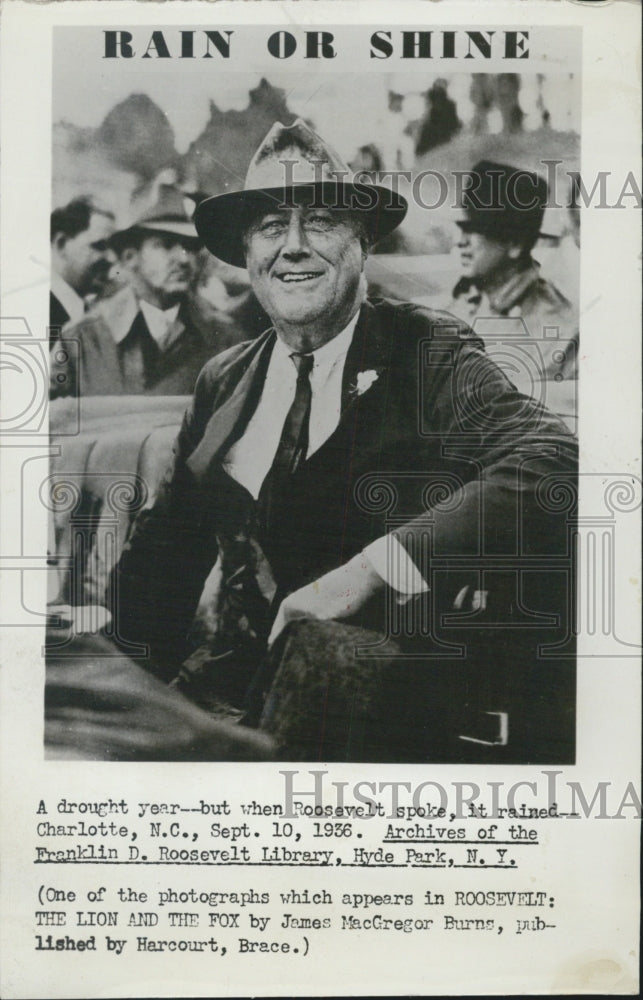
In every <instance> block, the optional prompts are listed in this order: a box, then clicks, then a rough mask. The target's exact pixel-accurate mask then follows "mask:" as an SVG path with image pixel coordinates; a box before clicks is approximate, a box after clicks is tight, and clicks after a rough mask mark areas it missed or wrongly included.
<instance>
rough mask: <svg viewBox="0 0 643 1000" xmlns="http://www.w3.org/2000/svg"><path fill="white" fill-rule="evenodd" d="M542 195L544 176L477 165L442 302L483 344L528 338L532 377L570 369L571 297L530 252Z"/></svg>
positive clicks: (569, 374)
mask: <svg viewBox="0 0 643 1000" xmlns="http://www.w3.org/2000/svg"><path fill="white" fill-rule="evenodd" d="M547 196H548V190H547V183H546V182H545V181H544V180H543V179H542V178H541V177H539V176H538V175H537V174H535V173H532V172H530V171H527V170H518V169H517V168H516V167H512V166H508V165H507V164H502V163H494V162H492V161H490V160H482V161H481V162H480V163H478V164H476V166H475V167H474V168H473V170H472V171H471V173H470V174H469V177H468V187H465V191H464V194H463V201H462V211H461V214H460V217H459V218H458V220H457V225H458V227H459V229H460V238H459V241H458V248H459V251H460V264H461V268H462V276H461V277H460V279H459V280H458V282H457V283H456V285H455V288H454V289H453V297H452V300H451V302H450V303H449V306H448V308H449V310H450V311H451V312H453V313H454V314H455V315H456V316H459V317H460V318H462V319H464V320H466V321H467V322H469V323H471V324H472V325H473V326H474V329H475V330H476V332H477V333H479V334H480V336H482V338H483V339H484V340H485V341H486V342H487V344H488V346H490V345H489V343H488V338H491V342H492V343H493V341H494V340H500V339H506V338H507V337H508V338H509V339H510V340H511V339H512V338H513V339H514V342H515V346H516V352H520V351H523V350H524V346H525V338H527V340H528V341H532V342H533V345H534V348H535V355H536V357H537V359H538V367H539V368H540V372H539V376H540V377H541V378H544V379H545V380H549V379H557V380H558V379H559V378H560V377H561V376H562V377H563V378H574V377H575V376H576V349H575V342H576V326H575V322H574V315H573V310H572V306H571V303H570V302H569V301H568V299H567V298H566V297H565V296H564V295H563V293H562V292H561V291H559V289H558V288H557V287H556V286H555V285H554V284H552V282H550V281H546V280H545V279H544V278H543V277H541V275H540V265H539V264H538V263H537V262H536V261H535V260H534V258H533V257H532V255H531V252H532V249H533V247H534V246H535V244H536V241H537V239H538V236H539V233H540V231H541V226H542V222H543V217H544V210H545V205H546V202H547ZM530 203H531V207H530V208H525V207H522V206H525V205H529V204H530ZM501 317H502V318H506V319H507V320H509V319H511V320H513V321H514V323H513V324H511V329H509V325H508V324H507V323H504V324H502V325H500V324H499V323H498V319H499V318H501ZM516 321H518V322H516ZM516 357H518V353H516Z"/></svg>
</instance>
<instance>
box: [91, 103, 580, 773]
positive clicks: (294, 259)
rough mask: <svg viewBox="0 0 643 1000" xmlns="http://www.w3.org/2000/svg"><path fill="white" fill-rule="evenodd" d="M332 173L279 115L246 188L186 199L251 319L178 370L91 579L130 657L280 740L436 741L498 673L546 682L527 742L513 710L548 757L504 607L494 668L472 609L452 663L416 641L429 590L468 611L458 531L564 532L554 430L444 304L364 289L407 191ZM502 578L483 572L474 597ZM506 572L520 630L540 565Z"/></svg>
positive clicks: (411, 754)
mask: <svg viewBox="0 0 643 1000" xmlns="http://www.w3.org/2000/svg"><path fill="white" fill-rule="evenodd" d="M346 177H347V171H346V168H345V166H344V164H343V163H342V162H341V160H339V158H338V157H337V155H336V154H335V153H334V152H333V151H332V150H331V149H330V148H329V147H328V146H326V145H325V143H324V142H323V141H322V140H321V139H320V137H319V136H317V135H316V134H315V133H314V132H312V131H311V129H310V128H308V126H306V125H305V124H304V123H303V122H302V121H301V120H298V121H297V122H295V123H294V124H293V125H292V126H289V127H284V126H283V125H281V124H276V125H274V126H273V128H272V129H271V131H270V132H269V134H268V136H267V137H266V139H265V140H264V142H263V143H262V144H261V146H260V148H259V150H258V151H257V153H256V154H255V157H254V159H253V161H252V163H251V164H250V168H249V170H248V175H247V178H246V184H245V188H244V190H243V191H239V192H234V193H229V194H225V195H221V196H218V197H215V198H210V199H208V200H206V201H204V202H202V203H201V204H200V205H199V206H198V208H197V211H196V213H195V224H196V227H197V229H198V231H199V234H200V235H201V237H202V239H203V242H204V243H205V245H206V246H207V248H208V249H209V250H210V251H211V252H212V253H213V254H215V255H216V256H217V257H219V258H220V259H222V260H224V261H226V262H228V263H230V264H233V265H235V266H244V265H245V266H246V267H247V269H248V273H249V276H250V281H251V284H252V287H253V290H254V292H255V294H256V296H257V298H258V299H259V301H260V303H261V305H262V306H263V308H264V309H265V310H266V312H267V313H268V315H269V316H270V317H271V320H272V323H273V327H272V328H271V329H269V330H268V331H266V333H265V334H263V335H262V336H261V337H259V338H258V339H257V340H255V341H252V342H249V343H246V344H242V345H239V346H238V347H233V348H231V349H230V350H228V351H225V352H224V353H223V354H220V355H218V356H217V357H215V358H213V359H212V360H211V361H210V362H209V363H208V365H207V366H206V367H205V369H204V370H203V372H202V373H201V375H200V377H199V380H198V382H197V386H196V390H195V395H194V399H193V402H192V405H191V406H190V407H189V409H188V411H187V413H186V416H185V418H184V422H183V426H182V428H181V431H180V434H179V437H178V440H177V444H176V447H175V459H174V463H173V466H172V469H171V470H170V471H169V473H168V476H167V479H166V481H165V484H164V486H163V488H162V489H161V491H160V493H159V496H158V497H157V499H156V502H155V504H154V506H153V507H152V508H151V509H148V510H145V511H143V512H142V513H141V515H140V517H139V519H138V521H137V524H136V527H135V530H134V533H133V536H132V537H131V538H130V540H129V541H128V543H127V544H126V546H125V549H124V551H123V555H122V557H121V560H120V563H119V565H118V566H117V568H116V571H115V574H114V576H113V579H112V583H111V588H110V595H109V598H108V601H109V604H110V605H111V607H112V609H113V611H114V616H115V636H116V638H117V639H118V640H119V641H122V642H123V643H126V642H139V643H140V642H144V643H149V645H150V647H151V659H150V660H149V661H148V662H147V664H146V665H147V666H148V668H149V669H150V670H152V671H153V672H154V673H155V674H156V675H157V676H158V677H160V678H162V679H164V680H166V681H168V682H170V683H171V685H172V686H173V687H175V688H178V689H179V690H181V691H183V692H184V693H185V694H187V695H188V697H191V698H193V699H194V700H195V701H197V702H198V703H199V704H201V705H203V706H206V707H208V708H209V709H210V710H212V711H215V712H216V713H221V712H222V711H225V710H224V708H223V707H222V706H225V704H228V707H229V708H230V707H231V711H233V710H234V709H235V708H236V709H237V717H238V716H239V715H240V714H241V712H242V711H244V710H245V712H246V715H245V721H246V722H247V723H252V724H255V725H256V724H257V723H259V724H260V726H261V728H263V729H265V730H266V731H268V732H270V733H271V734H272V735H273V736H274V738H275V740H276V743H277V746H278V748H279V749H278V752H279V753H281V754H283V756H285V757H286V758H287V759H326V760H332V759H335V760H338V759H339V760H341V759H345V760H375V759H378V760H384V761H387V760H388V761H394V760H439V759H457V750H454V741H455V742H457V734H458V732H459V730H458V726H459V725H460V723H459V722H454V721H453V712H454V711H459V710H461V709H462V708H463V706H464V703H465V701H466V696H465V695H464V694H463V691H464V690H465V689H467V685H471V686H472V690H473V694H472V696H471V700H472V701H473V702H474V704H475V705H478V698H479V696H481V692H480V690H479V688H478V682H477V681H476V680H475V679H474V680H472V678H474V677H475V670H476V669H477V670H478V671H479V672H480V676H481V677H482V678H483V680H482V687H483V688H484V687H485V686H486V687H488V686H489V684H490V683H494V682H497V683H499V684H500V685H501V689H502V690H503V691H504V690H505V687H506V684H505V681H506V676H507V670H508V671H509V676H510V677H511V678H512V680H511V683H510V685H509V687H508V690H511V691H512V692H513V694H509V695H507V697H514V698H517V699H518V701H520V704H521V705H524V704H529V703H530V702H531V701H532V700H533V701H534V702H536V703H540V702H541V701H542V700H543V699H544V701H545V707H544V709H543V711H542V712H540V711H539V713H538V720H537V724H533V719H532V720H531V723H530V725H528V727H527V728H528V731H529V734H530V736H529V738H527V737H526V736H525V729H524V722H523V724H522V726H523V728H522V730H521V725H518V726H516V728H515V730H513V729H512V736H513V737H516V738H517V741H518V742H517V743H516V744H515V745H513V746H512V748H511V753H512V754H514V755H517V756H519V755H520V753H521V749H520V739H521V736H520V733H521V731H522V733H523V736H522V738H523V740H524V741H526V742H529V740H532V742H531V745H530V749H531V752H532V754H534V755H535V757H536V758H537V755H538V751H537V750H535V749H534V745H533V739H532V738H533V737H534V734H536V738H537V739H540V741H541V743H542V744H543V745H546V746H547V749H545V750H543V748H542V747H541V750H540V752H541V754H544V755H545V759H546V755H547V753H550V752H552V751H551V747H550V746H548V745H547V741H548V740H549V739H550V737H551V730H552V727H553V728H554V730H556V732H557V735H558V738H560V740H561V746H563V747H564V748H563V749H562V750H561V751H560V753H561V758H562V757H565V756H566V757H567V759H568V758H569V754H570V752H573V751H570V740H571V742H573V739H572V738H571V737H570V734H569V728H568V727H567V729H565V727H564V726H563V729H564V732H562V733H561V732H559V731H558V729H559V723H560V720H561V711H563V710H562V709H560V707H559V708H557V707H556V705H555V704H552V703H553V702H555V701H556V699H557V697H558V695H559V694H560V692H559V691H558V690H557V689H555V688H556V684H555V682H552V675H551V664H550V665H549V666H545V667H544V668H543V670H542V671H540V672H539V674H538V678H537V680H534V677H533V675H532V673H531V666H529V668H528V669H527V670H526V669H525V667H524V664H523V659H524V657H523V655H522V654H521V653H520V652H519V651H518V649H517V645H516V643H515V642H514V641H513V640H514V639H515V638H520V639H523V638H525V639H526V638H530V640H531V641H532V642H533V634H532V632H529V637H527V632H526V631H524V632H523V633H522V634H521V635H518V633H517V632H516V630H515V629H514V631H513V632H512V633H511V639H512V642H510V643H508V644H507V643H505V653H504V657H505V659H506V661H507V663H506V664H503V662H499V661H498V659H497V656H496V653H495V652H494V647H493V644H492V643H490V642H489V634H490V633H489V631H488V629H489V626H490V623H491V625H493V623H494V616H493V614H492V615H491V618H490V619H485V621H484V622H482V623H481V624H482V626H483V628H484V629H486V631H485V632H484V636H483V638H484V643H483V646H484V649H485V650H486V656H487V661H485V663H484V664H483V663H482V661H481V660H480V659H478V660H477V661H475V662H474V660H473V659H472V657H469V658H468V660H467V663H468V666H470V667H471V669H472V670H473V671H474V672H473V673H471V672H469V673H467V672H466V671H465V672H463V670H462V668H461V665H460V667H459V669H456V665H454V662H453V661H451V662H450V663H447V664H446V669H445V665H444V664H443V663H442V664H441V663H440V661H439V660H438V661H436V660H431V659H430V658H427V657H429V656H430V655H431V653H430V651H433V652H434V651H435V649H436V648H438V649H439V648H440V641H439V640H438V641H437V646H436V640H435V636H436V635H437V633H435V632H434V630H433V629H434V627H435V628H437V629H438V632H439V621H440V620H441V615H442V613H443V612H445V611H452V612H453V611H456V612H458V613H462V614H463V615H465V616H468V617H469V618H470V617H471V615H474V616H475V614H480V612H481V611H485V609H486V608H487V598H486V596H485V595H487V593H488V592H492V591H493V583H492V582H491V581H487V580H483V582H482V583H481V582H480V581H481V579H482V578H481V577H480V563H479V554H480V553H483V554H484V553H487V552H488V553H490V554H494V555H496V556H497V555H501V556H502V555H503V554H506V555H507V556H508V557H509V556H514V557H515V555H516V546H517V544H518V539H520V545H521V546H522V547H523V549H524V551H525V553H526V554H527V555H534V556H535V555H538V554H541V555H542V554H543V553H552V552H558V551H559V549H558V546H559V545H564V544H565V539H566V522H565V512H562V513H561V511H560V510H559V509H557V510H553V509H551V508H548V507H546V505H544V504H543V503H542V502H541V501H540V500H539V498H538V497H537V490H538V487H539V484H540V483H541V482H542V480H543V477H549V478H550V479H553V480H554V481H555V480H556V478H557V477H558V476H561V477H562V478H565V477H569V476H570V475H571V476H573V470H574V461H575V447H574V440H573V438H572V436H571V435H570V434H569V432H568V431H567V430H566V429H565V427H564V426H563V425H562V424H561V423H560V421H558V420H557V419H556V418H555V417H554V416H552V415H551V414H549V413H548V412H547V411H546V410H544V409H543V408H542V407H539V406H537V405H536V404H535V403H534V402H533V401H532V400H531V399H528V398H525V397H523V396H521V395H520V394H519V393H518V392H517V391H516V390H515V389H514V387H513V386H512V385H511V384H510V383H509V382H508V380H507V379H506V378H505V377H504V375H503V374H502V373H501V372H500V370H499V369H498V368H497V367H496V366H495V365H494V364H493V362H491V361H489V360H488V359H487V358H486V357H485V354H484V351H483V350H482V347H481V344H480V342H479V341H478V340H477V339H476V338H475V337H473V335H472V334H471V331H470V330H468V329H467V328H466V327H464V326H462V325H461V324H459V323H458V322H457V321H456V320H455V319H454V318H453V317H452V316H448V315H446V314H444V313H435V312H431V311H430V310H427V309H423V308H420V307H416V306H411V305H408V304H404V303H392V302H385V301H383V300H379V301H373V302H369V301H368V300H367V298H366V283H365V278H364V264H365V260H366V257H367V253H368V249H369V247H370V245H371V244H372V243H373V242H375V241H376V240H377V239H379V238H380V237H382V236H384V235H387V234H388V233H390V232H391V231H392V230H393V229H394V228H395V227H396V226H397V225H398V224H399V223H400V222H401V221H402V219H403V218H404V214H405V211H406V203H405V201H404V199H403V198H401V197H400V196H399V195H395V194H393V192H391V191H389V190H387V189H385V188H381V187H376V186H374V185H369V186H364V185H361V184H355V183H352V184H351V183H348V182H347V181H346ZM390 513H394V515H395V518H396V520H395V528H394V530H391V523H390V521H389V520H387V515H388V514H390ZM521 551H522V550H521ZM450 557H453V559H454V560H455V562H456V563H457V567H456V568H454V569H451V568H449V565H448V564H446V566H447V568H446V571H445V562H444V560H445V558H447V559H448V558H450ZM435 560H437V561H435ZM468 560H469V562H470V561H471V560H473V563H472V564H471V566H474V567H475V568H473V569H472V568H471V566H469V565H468ZM438 564H439V565H440V566H441V567H442V569H441V571H440V572H437V567H438ZM213 567H214V569H213ZM505 575H506V574H505ZM510 576H511V574H510ZM206 580H207V583H206V585H205V588H204V583H205V582H206ZM511 581H513V576H511V580H510V582H509V583H507V581H506V580H505V582H504V583H502V582H498V581H497V583H498V587H497V590H496V591H493V600H492V598H491V597H490V598H489V600H490V602H491V604H490V607H491V606H493V601H494V600H495V601H496V606H497V607H499V606H500V604H502V603H503V602H502V600H501V599H500V597H499V596H498V595H499V594H500V593H501V592H503V587H505V588H506V587H507V586H509V587H510V589H511V588H512V587H514V583H513V582H511ZM543 583H546V584H547V586H546V587H543V586H542V584H543ZM481 587H484V590H481ZM521 587H523V589H522V590H521V593H520V596H518V595H516V594H515V593H514V591H513V590H512V591H511V595H509V596H508V597H506V600H505V604H506V606H508V607H513V608H514V615H515V614H516V613H517V612H516V611H515V609H516V607H524V606H529V607H530V614H529V616H528V625H529V626H531V625H532V624H533V616H534V615H535V616H536V619H538V611H539V610H541V608H542V602H543V600H544V601H545V604H547V602H549V604H547V610H548V611H551V608H550V606H549V605H550V604H551V602H552V601H554V603H555V601H556V597H554V596H553V595H554V594H555V593H556V587H554V586H552V583H551V580H550V579H549V574H548V575H547V579H546V580H544V578H543V577H542V574H541V576H540V577H536V578H534V579H532V580H530V581H521ZM543 593H545V597H544V598H543ZM512 597H513V605H512V604H511V598H512ZM565 599H567V591H565ZM525 601H527V602H528V603H527V605H525ZM529 602H531V603H529ZM197 605H199V611H198V613H197V617H196V628H195V626H194V624H192V626H191V623H192V622H193V619H194V615H195V610H196V609H197ZM497 607H496V612H497ZM509 613H510V614H511V612H509ZM400 615H402V616H405V617H404V623H403V627H402V628H401V630H400V629H398V630H397V631H398V638H396V639H395V640H393V639H392V638H391V634H390V633H391V620H392V618H391V616H393V618H394V617H395V616H398V617H399V616H400ZM547 620H549V621H551V619H547ZM427 621H428V622H430V623H431V626H430V629H429V632H430V635H429V634H428V633H427V631H426V622H427ZM422 623H424V625H423V624H422ZM515 624H516V622H515V620H514V621H513V625H515ZM496 625H497V622H496ZM190 629H192V631H191V635H192V637H194V636H196V639H195V641H194V642H193V643H192V644H191V643H190V640H189V639H188V633H189V632H190ZM498 629H499V631H498ZM498 629H497V631H498V634H499V635H500V637H501V638H502V639H503V640H504V638H505V637H506V633H505V632H503V631H502V628H501V626H499V627H498ZM400 635H401V636H402V637H401V638H400ZM431 636H433V638H431ZM538 638H539V639H540V640H544V639H545V635H544V634H543V633H542V632H541V633H540V634H539V636H538ZM199 643H200V646H199ZM195 647H198V648H195ZM267 647H270V649H271V653H270V656H269V657H268V658H267V657H266V653H267ZM357 647H363V650H364V649H365V650H366V652H364V651H362V655H361V656H360V655H356V652H355V651H356V648H357ZM369 647H370V649H373V650H375V652H374V653H373V655H372V656H370V657H369ZM409 656H411V659H410V660H409V659H408V657H409ZM474 659H475V658H474ZM181 664H183V666H182V667H181ZM548 671H549V673H548ZM465 675H466V676H465ZM546 677H548V678H549V680H546V679H545V678H546ZM552 683H553V688H552ZM463 685H464V686H463ZM554 689H555V690H554ZM516 691H517V692H518V693H516ZM563 700H564V699H563ZM449 706H451V707H449ZM568 707H569V706H568V705H566V707H565V710H564V712H563V715H565V712H567V715H568ZM478 708H480V711H482V709H483V708H484V706H482V707H481V706H480V705H478ZM487 714H488V713H487ZM567 715H565V718H567ZM460 731H461V730H460ZM472 738H473V737H472ZM492 743H493V740H491V741H489V740H486V741H485V740H484V739H482V740H480V739H478V740H476V739H473V742H472V743H469V744H467V745H466V747H465V749H466V750H467V753H469V754H470V753H471V752H472V751H473V750H475V746H476V745H482V744H485V746H491V745H492ZM503 745H504V744H503ZM461 746H465V745H464V744H462V745H461ZM522 752H523V753H524V752H529V751H525V750H524V748H523V750H522ZM554 755H555V756H556V751H554ZM505 759H507V758H506V757H505Z"/></svg>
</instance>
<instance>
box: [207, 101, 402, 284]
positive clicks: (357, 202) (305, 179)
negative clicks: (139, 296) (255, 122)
mask: <svg viewBox="0 0 643 1000" xmlns="http://www.w3.org/2000/svg"><path fill="white" fill-rule="evenodd" d="M349 176H352V175H351V172H350V171H349V168H348V167H347V165H346V164H345V163H344V162H343V160H341V159H340V157H339V156H338V155H337V153H336V152H335V151H334V150H333V149H332V148H331V147H330V146H329V145H328V144H327V143H326V142H324V141H323V139H321V138H320V137H319V136H318V135H317V134H316V133H315V132H313V130H312V129H311V128H309V126H308V125H306V123H305V122H304V121H302V120H301V118H298V119H297V120H296V121H295V122H294V123H293V124H292V125H282V124H281V122H275V124H274V125H273V126H272V128H271V129H270V131H269V132H268V134H267V136H266V137H265V139H264V140H263V142H262V143H261V145H260V146H259V149H258V150H257V152H256V153H255V155H254V156H253V158H252V161H251V163H250V166H249V167H248V173H247V175H246V180H245V184H244V187H243V190H242V191H232V192H230V193H228V194H221V195H216V196H214V197H212V198H207V199H206V200H205V201H202V202H201V203H200V204H199V205H198V206H197V208H196V211H195V213H194V223H195V225H196V228H197V232H198V233H199V236H200V237H201V239H202V240H203V243H204V244H205V246H206V247H207V248H208V250H209V251H210V252H211V253H213V254H214V256H215V257H219V258H220V259H221V260H224V261H226V262H227V263H228V264H234V265H236V266H237V267H245V251H244V246H243V236H244V233H245V232H246V230H247V228H248V226H249V225H250V223H251V222H252V220H253V219H254V218H256V216H257V215H258V214H260V213H262V212H266V211H270V210H271V209H275V208H277V207H279V206H281V207H284V206H285V207H288V206H293V205H315V206H324V207H326V208H345V209H350V210H351V211H354V212H355V213H356V214H357V215H359V217H360V218H362V219H363V220H364V223H365V225H366V227H367V230H368V233H369V235H370V237H371V239H372V240H373V241H374V242H375V241H377V240H379V239H381V238H382V237H383V236H386V235H388V233H391V232H392V231H393V230H394V229H395V228H396V226H399V224H400V222H401V221H402V219H403V218H404V216H405V214H406V209H407V203H406V199H405V198H403V197H402V196H401V195H399V194H396V193H395V192H393V191H391V190H390V189H389V188H386V187H380V186H379V185H377V184H361V183H358V182H355V181H350V180H349V179H348V178H349Z"/></svg>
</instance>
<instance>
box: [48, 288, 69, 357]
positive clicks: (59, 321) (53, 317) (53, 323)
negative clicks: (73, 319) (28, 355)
mask: <svg viewBox="0 0 643 1000" xmlns="http://www.w3.org/2000/svg"><path fill="white" fill-rule="evenodd" d="M68 320H69V313H68V312H67V310H66V309H65V307H64V305H63V304H62V302H61V301H60V300H59V299H57V298H56V296H55V295H54V293H53V292H50V293H49V346H50V347H53V345H54V344H55V343H56V341H57V340H58V338H59V337H60V331H61V330H62V328H63V326H64V325H65V323H67V322H68Z"/></svg>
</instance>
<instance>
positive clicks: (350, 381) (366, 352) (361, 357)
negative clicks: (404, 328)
mask: <svg viewBox="0 0 643 1000" xmlns="http://www.w3.org/2000/svg"><path fill="white" fill-rule="evenodd" d="M388 366H389V345H388V343H387V342H386V339H385V338H384V336H383V331H382V329H381V324H380V320H379V316H378V315H377V312H376V311H375V309H374V308H373V306H372V305H371V304H370V303H369V302H365V303H364V305H363V306H362V308H361V311H360V314H359V319H358V321H357V326H356V327H355V333H354V335H353V339H352V341H351V346H350V348H349V350H348V354H347V356H346V364H345V366H344V376H343V379H342V416H343V415H344V412H345V411H346V410H347V409H351V408H353V407H354V406H355V404H356V402H357V401H359V400H360V398H361V396H362V395H364V392H368V393H369V395H370V394H371V393H373V392H374V391H375V390H376V389H379V390H381V388H382V385H383V384H384V383H385V382H386V372H387V369H388ZM373 373H374V374H375V375H377V378H374V377H373ZM360 375H363V376H365V377H366V379H367V380H368V381H370V386H369V388H368V389H364V390H363V391H362V390H361V386H360V377H359V376H360ZM376 395H378V393H376Z"/></svg>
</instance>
